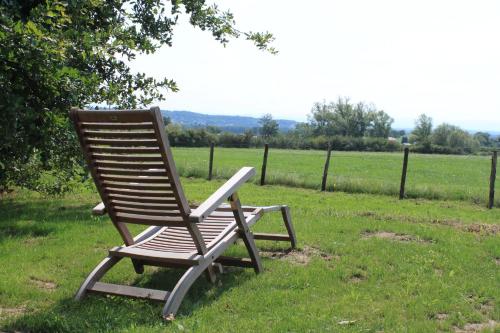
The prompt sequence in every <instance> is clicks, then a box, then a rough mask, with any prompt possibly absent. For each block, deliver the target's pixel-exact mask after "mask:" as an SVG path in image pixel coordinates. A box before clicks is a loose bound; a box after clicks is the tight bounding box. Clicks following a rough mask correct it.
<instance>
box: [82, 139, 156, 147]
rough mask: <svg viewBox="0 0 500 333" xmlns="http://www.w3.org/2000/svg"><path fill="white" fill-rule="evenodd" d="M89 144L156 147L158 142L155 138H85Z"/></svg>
mask: <svg viewBox="0 0 500 333" xmlns="http://www.w3.org/2000/svg"><path fill="white" fill-rule="evenodd" d="M85 142H86V143H87V144H92V145H107V146H113V147H130V146H132V147H134V146H137V147H155V146H158V142H157V141H156V140H155V139H102V138H92V137H88V138H85Z"/></svg>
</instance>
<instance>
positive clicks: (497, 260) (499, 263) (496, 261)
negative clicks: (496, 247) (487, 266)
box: [495, 258, 500, 266]
mask: <svg viewBox="0 0 500 333" xmlns="http://www.w3.org/2000/svg"><path fill="white" fill-rule="evenodd" d="M495 264H497V265H498V266H500V258H495Z"/></svg>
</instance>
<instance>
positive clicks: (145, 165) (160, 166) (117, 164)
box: [94, 160, 165, 172]
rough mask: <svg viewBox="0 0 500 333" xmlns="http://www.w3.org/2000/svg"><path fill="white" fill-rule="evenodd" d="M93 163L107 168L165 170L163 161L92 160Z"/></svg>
mask: <svg viewBox="0 0 500 333" xmlns="http://www.w3.org/2000/svg"><path fill="white" fill-rule="evenodd" d="M94 164H95V165H96V166H97V167H98V168H99V167H105V168H107V167H109V168H119V169H134V170H139V169H146V170H147V169H161V170H162V171H163V172H165V164H164V163H159V162H158V163H155V162H142V163H137V162H135V163H133V162H131V163H127V162H115V161H103V160H96V161H94Z"/></svg>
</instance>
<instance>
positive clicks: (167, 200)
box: [108, 193, 177, 205]
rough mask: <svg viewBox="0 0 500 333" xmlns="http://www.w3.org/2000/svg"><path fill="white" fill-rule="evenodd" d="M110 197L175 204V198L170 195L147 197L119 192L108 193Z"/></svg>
mask: <svg viewBox="0 0 500 333" xmlns="http://www.w3.org/2000/svg"><path fill="white" fill-rule="evenodd" d="M108 196H109V197H110V198H112V199H118V200H128V201H134V202H138V203H159V204H176V205H177V200H175V199H173V198H170V197H167V198H166V197H147V196H135V195H126V194H119V193H109V195H108Z"/></svg>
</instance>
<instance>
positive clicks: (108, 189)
mask: <svg viewBox="0 0 500 333" xmlns="http://www.w3.org/2000/svg"><path fill="white" fill-rule="evenodd" d="M104 190H105V191H106V193H114V194H123V195H133V196H139V197H164V198H172V199H173V196H172V192H171V191H146V190H129V189H124V188H117V187H111V186H105V187H104Z"/></svg>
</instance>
